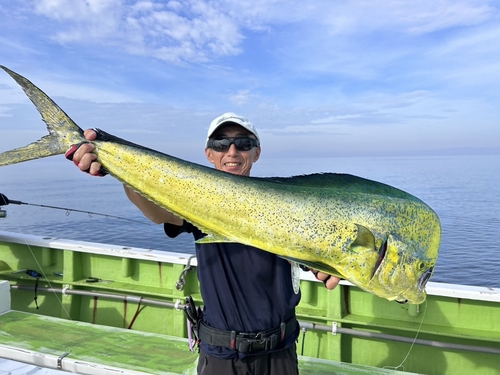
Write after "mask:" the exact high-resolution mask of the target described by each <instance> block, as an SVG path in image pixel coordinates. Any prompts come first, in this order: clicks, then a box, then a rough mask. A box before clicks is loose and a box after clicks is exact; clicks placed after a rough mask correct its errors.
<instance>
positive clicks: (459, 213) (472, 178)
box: [0, 155, 500, 288]
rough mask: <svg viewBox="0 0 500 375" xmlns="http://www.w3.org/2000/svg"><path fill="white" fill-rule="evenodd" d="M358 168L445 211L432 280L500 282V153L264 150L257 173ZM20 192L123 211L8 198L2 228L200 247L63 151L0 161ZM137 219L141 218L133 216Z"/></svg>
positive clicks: (7, 182) (9, 184)
mask: <svg viewBox="0 0 500 375" xmlns="http://www.w3.org/2000/svg"><path fill="white" fill-rule="evenodd" d="M315 172H336V173H350V174H354V175H357V176H360V177H364V178H369V179H372V180H376V181H380V182H383V183H386V184H389V185H392V186H395V187H397V188H400V189H402V190H405V191H407V192H409V193H411V194H413V195H415V196H417V197H419V198H420V199H422V200H423V201H424V202H426V203H427V204H428V205H429V206H431V207H432V208H433V209H434V210H435V211H436V212H437V214H438V215H439V217H440V219H441V224H442V228H443V233H442V243H441V249H440V254H439V258H438V262H437V264H436V270H435V273H434V276H433V278H432V281H435V282H447V283H454V284H464V285H476V286H486V287H495V288H500V241H499V235H498V231H499V229H500V155H473V156H470V155H468V156H425V157H424V156H418V157H417V156H415V157H371V158H368V157H359V158H358V157H348V158H318V159H315V158H302V159H268V160H265V158H262V159H261V160H259V162H258V163H257V164H255V166H254V169H253V175H254V176H292V175H300V174H309V173H315ZM0 192H1V193H4V194H5V195H6V196H7V197H9V198H10V199H13V200H18V201H22V202H27V203H34V204H41V205H51V206H58V207H63V208H70V209H74V210H82V211H85V212H95V213H103V214H108V215H113V216H118V217H121V218H122V219H116V218H112V217H103V216H99V215H96V214H87V213H78V212H74V211H71V210H56V209H49V208H40V207H33V206H28V205H14V204H11V205H8V206H5V207H2V208H3V209H5V210H7V217H6V218H5V219H0V230H5V231H12V232H19V233H25V234H34V235H44V236H51V237H60V238H69V239H75V240H84V241H92V242H101V243H111V244H115V245H122V246H129V247H141V248H146V249H156V250H168V251H178V252H187V253H194V245H193V242H192V237H191V236H190V235H187V234H185V235H181V236H179V237H178V238H177V239H169V238H168V237H166V236H165V235H164V234H163V228H162V226H159V225H155V224H152V223H150V222H148V220H147V219H145V218H144V217H143V216H142V214H141V213H140V212H139V211H138V210H137V209H136V208H135V206H133V205H132V204H131V203H130V202H129V201H128V200H127V198H126V197H125V194H124V192H123V188H122V186H121V184H120V183H118V182H117V181H116V180H114V179H113V178H111V177H109V176H108V177H105V178H93V177H90V176H88V175H85V174H84V173H80V172H79V171H78V170H76V168H74V167H73V166H72V165H71V163H69V162H67V161H66V160H64V159H62V160H61V158H57V157H53V158H49V159H45V160H36V161H31V162H27V163H22V164H18V165H12V166H7V167H2V168H0ZM130 220H134V221H130Z"/></svg>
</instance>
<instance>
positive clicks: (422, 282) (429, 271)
mask: <svg viewBox="0 0 500 375" xmlns="http://www.w3.org/2000/svg"><path fill="white" fill-rule="evenodd" d="M433 272H434V267H431V268H428V269H427V270H425V271H424V273H422V275H420V278H419V279H418V289H419V290H420V291H424V288H425V284H427V281H429V279H430V278H431V276H432V273H433Z"/></svg>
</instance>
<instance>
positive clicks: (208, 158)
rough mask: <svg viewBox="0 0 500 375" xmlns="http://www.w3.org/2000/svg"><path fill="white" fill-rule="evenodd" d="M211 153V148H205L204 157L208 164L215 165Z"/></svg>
mask: <svg viewBox="0 0 500 375" xmlns="http://www.w3.org/2000/svg"><path fill="white" fill-rule="evenodd" d="M213 152H214V150H212V149H211V148H208V147H207V148H206V149H205V156H206V157H207V160H208V161H209V162H210V164H215V160H214V158H213Z"/></svg>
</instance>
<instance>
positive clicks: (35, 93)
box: [0, 65, 85, 166]
mask: <svg viewBox="0 0 500 375" xmlns="http://www.w3.org/2000/svg"><path fill="white" fill-rule="evenodd" d="M0 68H2V69H3V70H5V71H6V72H7V73H8V74H9V75H10V76H11V77H12V78H13V79H14V80H15V81H16V82H17V83H18V84H19V85H20V86H21V88H22V89H23V90H24V92H25V93H26V95H27V96H28V98H29V99H30V100H31V101H32V102H33V104H34V105H35V107H36V109H37V110H38V112H40V115H41V116H42V119H43V121H44V122H45V123H46V124H47V130H48V131H49V135H46V136H44V137H42V138H41V139H39V140H38V141H36V142H33V143H30V144H29V145H27V146H24V147H20V148H16V149H14V150H10V151H5V152H3V153H1V154H0V166H4V165H9V164H15V163H21V162H23V161H28V160H33V159H40V158H44V157H47V156H52V155H59V154H64V153H65V152H66V150H67V149H68V148H69V147H70V146H71V145H72V144H76V143H79V142H81V141H83V140H85V138H84V136H83V130H82V129H81V128H80V127H79V126H78V125H77V124H75V122H74V121H73V120H72V119H71V118H70V117H69V116H68V115H67V114H66V113H65V112H64V111H63V110H62V109H61V108H59V106H58V105H57V104H56V103H55V102H54V101H53V100H52V99H50V98H49V97H48V96H47V95H46V94H45V93H44V92H43V91H42V90H40V89H39V88H38V87H36V86H35V85H34V84H33V83H31V82H30V81H29V80H27V79H26V78H24V77H23V76H21V75H19V74H17V73H15V72H13V71H12V70H10V69H8V68H6V67H5V66H3V65H0Z"/></svg>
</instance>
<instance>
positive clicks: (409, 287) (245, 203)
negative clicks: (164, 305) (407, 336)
mask: <svg viewBox="0 0 500 375" xmlns="http://www.w3.org/2000/svg"><path fill="white" fill-rule="evenodd" d="M2 68H3V69H4V70H5V71H6V72H7V73H8V74H10V75H11V76H12V77H13V78H14V79H15V80H16V82H18V83H19V84H20V85H21V87H22V88H23V90H24V91H25V92H26V94H27V95H28V97H29V98H30V99H31V101H32V102H33V103H34V104H35V106H36V107H37V109H38V111H39V112H40V114H41V115H42V119H43V120H44V121H45V123H46V124H47V128H48V130H49V135H48V136H45V137H43V138H42V139H40V140H39V141H36V142H34V143H32V144H30V145H28V146H25V147H21V148H19V149H16V150H11V151H6V152H4V153H2V154H0V166H1V165H8V164H14V163H18V162H23V161H26V160H32V159H37V158H41V157H46V156H51V155H56V154H62V153H64V152H65V151H66V150H67V149H68V148H69V147H70V146H71V145H72V144H77V143H79V142H82V141H85V139H84V137H83V131H82V129H80V128H79V127H78V125H76V124H75V123H74V122H73V121H72V120H71V118H69V116H67V114H66V113H64V111H63V110H61V109H60V108H59V107H58V106H57V105H56V104H55V103H54V102H53V101H52V100H51V99H50V98H49V97H48V96H47V95H45V94H44V93H43V92H42V91H41V90H40V89H38V88H37V87H36V86H35V85H33V84H32V83H31V82H30V81H28V80H27V79H25V78H24V77H22V76H20V75H18V74H17V73H15V72H12V71H11V70H9V69H7V68H5V67H2ZM92 143H94V144H95V146H96V149H95V151H94V152H95V154H96V155H97V160H98V161H99V162H100V163H101V164H102V166H103V167H104V168H105V169H106V170H107V171H108V172H109V173H110V174H111V175H112V176H113V177H115V178H116V179H118V180H119V181H121V182H122V183H124V184H125V185H127V186H130V187H131V188H133V189H134V190H136V191H137V192H139V193H140V194H142V195H143V196H145V197H147V198H148V199H150V200H151V201H153V202H155V203H157V204H158V205H160V206H162V207H164V208H166V209H168V210H169V211H171V212H173V213H174V214H176V215H178V216H180V217H182V218H184V219H185V220H187V221H189V222H191V223H193V224H194V225H196V226H197V227H199V228H200V229H201V230H203V231H204V232H205V233H207V234H208V235H207V236H206V237H204V238H203V239H202V240H200V242H227V241H229V242H240V243H243V244H247V245H250V246H255V247H257V248H260V249H262V250H264V251H269V252H272V253H275V254H277V255H279V256H282V257H284V258H287V259H290V260H294V261H297V262H299V263H302V264H305V265H307V266H310V267H313V268H315V269H318V270H321V271H324V272H327V273H331V274H335V275H338V276H341V277H343V278H345V279H347V280H349V281H351V282H352V283H354V284H355V285H357V286H358V287H360V288H362V289H364V290H366V291H368V292H370V293H373V294H375V295H377V296H380V297H382V298H387V299H389V300H397V301H398V302H406V301H408V302H410V303H422V302H423V301H424V300H425V284H426V283H427V281H428V280H429V278H430V276H431V275H432V272H433V269H434V265H435V262H436V259H437V256H438V251H439V245H440V238H441V226H440V221H439V218H438V216H437V215H436V213H435V212H434V211H433V210H432V209H431V208H430V207H429V206H427V205H426V204H425V203H424V202H422V201H421V200H419V199H418V198H416V197H414V196H412V195H411V194H408V193H406V192H404V191H402V190H399V189H396V188H394V187H392V186H389V185H386V184H382V183H379V182H376V181H371V180H367V179H363V178H360V177H356V176H351V175H346V174H333V173H325V174H312V175H304V176H295V177H285V178H283V177H279V178H278V177H269V178H253V177H245V176H236V175H232V174H228V173H224V172H221V171H217V170H215V169H212V168H207V167H205V166H201V165H197V164H194V163H190V162H187V161H184V160H181V159H178V158H175V157H173V156H170V155H167V154H164V153H160V152H158V151H155V150H152V149H148V148H145V147H143V146H140V145H136V144H133V143H131V142H129V141H126V140H123V139H120V138H118V137H115V136H113V135H111V134H108V133H106V132H104V131H102V130H98V138H97V140H95V141H93V142H92Z"/></svg>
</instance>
